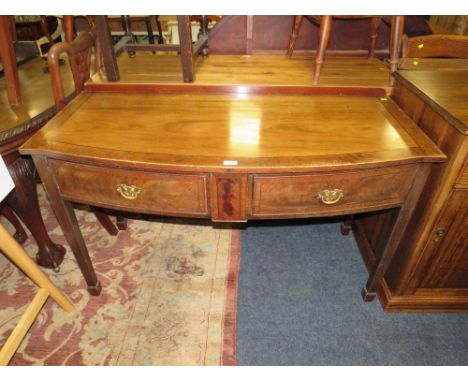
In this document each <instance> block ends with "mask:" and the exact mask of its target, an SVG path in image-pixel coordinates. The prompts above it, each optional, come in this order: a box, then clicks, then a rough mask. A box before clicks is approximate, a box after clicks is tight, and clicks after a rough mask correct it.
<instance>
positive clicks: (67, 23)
mask: <svg viewBox="0 0 468 382" xmlns="http://www.w3.org/2000/svg"><path fill="white" fill-rule="evenodd" d="M63 32H64V33H65V42H72V41H73V39H74V38H75V18H74V17H73V16H72V15H65V16H63Z"/></svg>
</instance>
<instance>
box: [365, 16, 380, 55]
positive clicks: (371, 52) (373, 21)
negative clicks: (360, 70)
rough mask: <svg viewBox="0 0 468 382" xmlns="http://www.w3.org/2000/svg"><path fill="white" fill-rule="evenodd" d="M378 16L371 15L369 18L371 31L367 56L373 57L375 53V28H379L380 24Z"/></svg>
mask: <svg viewBox="0 0 468 382" xmlns="http://www.w3.org/2000/svg"><path fill="white" fill-rule="evenodd" d="M380 20H381V18H380V17H372V18H371V33H370V38H371V39H370V45H369V53H368V56H367V57H368V58H373V57H374V53H375V41H376V40H377V29H379V25H380Z"/></svg>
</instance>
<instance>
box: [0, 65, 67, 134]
mask: <svg viewBox="0 0 468 382" xmlns="http://www.w3.org/2000/svg"><path fill="white" fill-rule="evenodd" d="M45 65H46V64H45V62H44V61H43V60H42V59H41V58H34V59H32V60H31V61H28V62H26V63H24V64H22V65H21V66H20V67H19V68H18V74H19V80H20V84H21V94H22V99H21V104H20V105H17V106H14V107H12V106H10V105H9V104H8V103H6V102H4V99H5V98H6V91H5V89H6V86H5V78H0V141H4V140H6V139H7V138H11V137H12V136H14V135H17V134H19V133H20V132H22V131H24V130H25V129H26V128H27V126H26V125H27V122H29V121H30V120H31V119H33V118H36V117H38V116H40V115H41V114H43V113H44V112H45V111H47V110H50V111H51V112H52V109H53V108H54V105H55V104H54V97H53V95H52V86H51V82H50V77H49V73H45V72H44V68H45ZM60 75H61V77H62V79H63V83H64V88H65V94H66V95H67V96H68V95H70V94H71V93H72V92H73V78H72V74H71V71H70V68H69V66H68V62H67V61H64V62H63V64H62V65H60ZM49 118H50V116H49Z"/></svg>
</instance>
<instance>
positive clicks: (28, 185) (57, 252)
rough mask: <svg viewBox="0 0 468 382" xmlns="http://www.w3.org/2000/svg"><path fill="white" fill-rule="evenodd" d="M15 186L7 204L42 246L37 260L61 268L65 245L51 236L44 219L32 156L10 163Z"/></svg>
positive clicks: (44, 265)
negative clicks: (55, 241) (53, 239)
mask: <svg viewBox="0 0 468 382" xmlns="http://www.w3.org/2000/svg"><path fill="white" fill-rule="evenodd" d="M8 170H9V172H10V175H11V177H12V178H13V181H14V183H15V186H16V187H15V189H14V190H13V191H12V193H11V194H10V195H9V196H8V198H7V204H8V205H9V206H10V207H11V208H12V209H13V211H15V213H16V214H17V215H18V217H19V218H20V219H21V220H22V221H23V222H24V224H26V227H27V228H28V229H29V231H31V234H32V235H33V237H34V239H35V240H36V243H37V246H38V247H39V249H38V252H37V255H36V260H37V264H39V265H41V266H43V267H45V268H56V269H57V268H58V266H59V265H60V264H61V263H62V261H63V257H64V255H65V248H64V247H62V246H61V245H58V244H55V243H54V242H53V241H52V240H51V239H50V237H49V235H48V233H47V230H46V228H45V226H44V222H43V221H42V216H41V211H40V209H39V205H38V198H37V192H36V172H35V169H34V166H33V163H32V161H31V160H30V159H25V158H18V159H17V160H16V161H15V162H13V163H12V164H11V165H9V166H8Z"/></svg>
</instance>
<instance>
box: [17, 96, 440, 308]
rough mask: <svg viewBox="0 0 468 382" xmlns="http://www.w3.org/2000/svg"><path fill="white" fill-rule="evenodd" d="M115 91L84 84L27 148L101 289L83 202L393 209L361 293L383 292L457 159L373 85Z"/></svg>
mask: <svg viewBox="0 0 468 382" xmlns="http://www.w3.org/2000/svg"><path fill="white" fill-rule="evenodd" d="M109 89H110V88H109ZM109 89H107V90H106V91H94V92H90V91H87V92H84V93H82V94H81V95H79V96H78V97H77V98H76V99H74V100H73V101H72V102H71V103H70V104H69V105H67V106H66V107H65V108H64V109H63V110H62V111H61V112H59V113H58V114H57V115H56V116H55V117H54V118H53V119H52V120H51V121H50V122H49V123H48V124H47V125H46V126H45V127H44V128H42V129H41V130H40V131H39V132H38V133H36V134H35V135H34V136H33V137H32V138H31V139H30V140H29V141H28V142H26V143H25V144H24V145H23V146H22V147H21V149H20V152H21V153H22V154H29V155H31V156H32V158H33V160H34V163H35V165H36V167H37V170H38V173H39V175H40V177H41V179H42V182H43V184H44V187H45V190H46V192H47V194H48V196H49V200H50V202H51V206H52V209H53V210H54V212H55V214H56V216H57V219H58V222H59V224H60V225H61V227H62V229H63V231H64V235H65V237H66V239H67V242H68V243H69V245H70V247H71V249H72V251H73V253H74V255H75V258H76V260H77V263H78V265H79V267H80V269H81V271H82V273H83V276H84V278H85V280H86V283H87V285H88V290H89V292H90V293H91V294H92V295H99V294H100V292H101V285H100V283H99V280H98V279H97V277H96V274H95V271H94V268H93V264H92V262H91V259H90V256H89V253H88V251H87V249H86V245H85V243H84V240H83V237H82V235H81V232H80V229H79V226H78V223H77V220H76V217H75V213H74V210H73V203H83V204H87V205H92V206H98V207H104V208H110V209H116V210H123V211H130V212H138V213H147V214H154V215H162V216H177V217H189V218H204V219H211V220H212V221H216V222H246V221H247V220H252V219H290V218H309V217H322V216H340V215H344V216H346V215H352V214H357V213H363V212H369V211H378V210H389V209H391V210H392V211H393V213H392V219H393V224H392V225H391V227H390V228H389V229H388V232H386V236H387V240H386V241H385V242H386V244H385V245H383V248H380V251H379V253H378V254H377V255H378V256H377V260H376V262H375V264H374V267H373V269H372V270H371V271H370V275H369V279H368V281H367V283H366V285H365V287H364V288H363V290H362V296H363V298H364V300H365V301H370V300H372V299H373V298H374V297H375V295H376V292H377V289H378V287H379V284H380V281H381V280H382V278H383V276H384V274H385V271H386V269H387V267H388V265H389V264H390V262H391V260H392V257H393V255H394V253H395V252H396V251H397V249H398V244H399V242H400V240H401V238H402V235H403V233H404V230H405V228H406V226H407V224H408V221H409V219H410V218H411V215H412V212H413V210H414V207H415V204H416V202H417V200H418V198H419V196H420V193H421V191H422V189H423V186H424V184H425V182H426V179H427V176H428V173H429V170H430V167H431V166H436V165H437V162H442V161H444V160H445V156H444V154H443V153H442V152H441V151H440V150H439V149H438V148H437V147H436V146H435V145H434V143H433V142H432V141H431V140H430V139H429V138H427V137H426V136H425V135H424V134H423V133H422V132H421V131H420V129H419V128H418V127H417V126H416V125H415V124H414V122H412V121H411V119H410V118H409V117H408V116H407V115H406V114H405V113H404V112H403V111H402V110H401V109H400V108H399V107H398V106H397V105H396V104H395V103H394V102H393V101H392V100H391V99H389V98H387V97H381V96H372V95H369V94H367V95H365V94H366V91H363V94H364V95H345V96H343V95H327V94H325V95H318V94H313V95H304V94H291V92H287V93H288V94H284V93H283V92H282V91H278V92H276V93H275V92H274V91H269V92H268V94H250V93H249V92H248V91H245V87H242V89H243V90H239V89H241V88H239V89H237V91H236V88H233V89H231V91H228V92H226V91H225V90H226V89H225V87H219V89H217V88H216V87H213V88H212V89H210V91H209V92H197V91H193V89H194V88H193V87H192V88H191V91H189V92H184V91H176V92H170V91H169V92H168V91H167V89H166V91H158V90H157V89H156V90H155V89H152V91H151V92H149V91H148V92H135V91H133V92H131V91H130V92H125V91H121V90H119V89H118V87H117V88H115V89H116V90H114V91H111V90H109ZM218 90H219V92H218ZM367 93H369V92H367ZM371 93H372V92H371ZM285 255H286V254H285Z"/></svg>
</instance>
